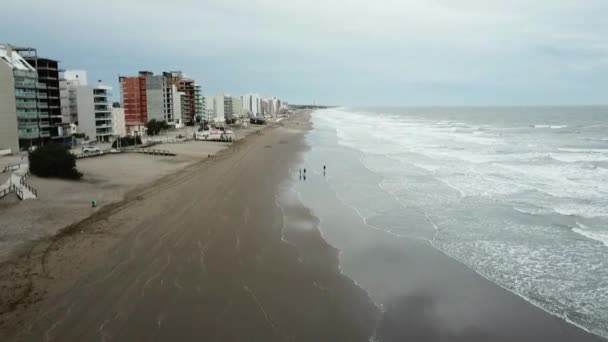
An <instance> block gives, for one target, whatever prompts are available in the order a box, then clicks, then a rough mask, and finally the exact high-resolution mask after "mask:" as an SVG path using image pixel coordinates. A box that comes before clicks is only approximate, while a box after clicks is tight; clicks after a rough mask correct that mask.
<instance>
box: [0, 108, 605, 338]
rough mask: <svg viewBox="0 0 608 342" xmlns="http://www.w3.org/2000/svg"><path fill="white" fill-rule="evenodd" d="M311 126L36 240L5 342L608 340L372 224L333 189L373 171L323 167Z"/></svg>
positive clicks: (3, 307) (2, 322)
mask: <svg viewBox="0 0 608 342" xmlns="http://www.w3.org/2000/svg"><path fill="white" fill-rule="evenodd" d="M311 129H313V127H312V125H311V122H310V115H309V113H308V112H300V113H298V114H296V115H293V116H291V117H290V118H289V119H286V120H283V121H281V122H280V123H279V124H276V125H274V126H272V127H268V128H266V129H264V130H262V131H260V132H259V133H257V132H256V133H254V134H250V135H249V136H247V137H246V138H244V139H242V140H240V141H238V142H236V143H234V144H233V145H232V146H230V147H228V148H225V149H223V150H221V151H219V152H217V154H216V155H214V156H212V157H210V158H201V159H200V160H199V161H198V162H194V163H189V164H188V165H186V166H184V167H182V168H181V169H180V170H177V171H174V172H170V170H165V171H164V172H167V174H165V175H163V176H162V177H161V178H158V179H155V180H153V181H152V183H148V184H143V185H141V186H138V187H137V188H134V189H132V190H130V191H129V192H127V193H125V194H124V195H123V198H122V200H117V201H116V202H113V203H111V204H108V205H105V206H104V207H102V208H98V209H96V210H94V209H91V210H92V211H91V212H90V213H89V215H88V216H87V217H86V218H83V219H82V220H81V221H79V222H77V223H74V224H73V225H70V226H68V227H67V228H64V229H63V230H61V232H60V233H59V234H58V235H55V236H52V237H47V238H42V239H40V240H39V241H37V242H35V243H32V244H30V245H28V246H29V248H28V250H27V251H22V255H21V256H20V257H19V258H13V259H10V260H9V261H6V262H4V263H3V264H2V265H1V266H0V279H2V282H1V284H0V290H1V292H0V300H1V301H0V339H1V340H8V341H13V340H14V341H40V340H47V341H53V340H56V341H85V340H105V341H138V340H142V341H143V340H145V341H149V340H158V341H165V340H179V341H200V340H205V341H370V340H372V341H601V339H600V338H598V337H595V336H594V335H591V334H589V333H587V332H585V331H583V330H581V329H579V328H577V327H575V326H574V325H572V324H569V323H567V322H566V321H564V320H562V319H560V318H558V317H555V316H553V315H551V314H549V313H547V312H546V311H543V310H541V309H540V308H538V307H536V306H534V305H532V304H530V303H528V302H527V301H525V300H524V299H522V298H521V297H519V296H516V295H515V294H513V293H511V292H509V291H507V290H505V289H503V288H501V287H500V286H498V285H496V284H494V283H492V282H490V281H488V280H486V279H485V278H484V277H482V276H481V275H479V274H478V273H476V272H475V271H473V270H472V269H470V268H468V267H466V266H465V265H464V264H462V263H460V262H458V261H456V260H454V259H452V258H450V257H449V256H447V255H446V254H444V253H442V252H440V251H439V250H437V249H436V248H434V247H433V246H432V245H431V244H429V243H428V241H424V240H421V239H414V238H402V237H397V236H395V235H391V234H386V232H384V231H380V230H379V229H373V227H371V226H370V225H368V224H366V222H365V221H364V220H362V219H361V217H360V215H359V214H360V213H358V212H357V210H356V208H354V207H353V206H351V205H349V204H348V202H346V201H345V200H344V198H340V197H339V196H336V192H335V189H334V188H332V187H331V185H330V184H329V183H328V182H327V179H328V177H336V176H338V175H344V174H345V173H340V172H342V171H344V170H346V172H351V173H352V174H356V175H358V176H359V177H360V178H359V181H360V182H361V183H362V184H365V183H366V181H367V180H368V178H366V177H372V176H370V175H363V173H360V172H359V170H357V169H356V166H355V165H354V164H353V165H351V164H349V163H348V160H349V159H346V156H344V155H343V156H342V157H340V156H339V155H335V154H332V153H330V151H326V150H323V149H319V150H318V151H312V152H315V153H317V154H314V153H313V154H312V156H309V155H308V154H307V153H308V152H310V151H309V149H310V148H311V144H310V143H309V142H307V136H309V135H310V132H311ZM314 129H317V128H316V127H315V128H314ZM313 148H314V147H313ZM183 149H186V148H185V147H183ZM183 151H185V150H183ZM318 152H320V156H321V159H319V158H317V157H318V155H319V154H318ZM333 152H334V153H335V152H339V153H343V151H333ZM305 156H307V157H305ZM323 158H326V159H323ZM340 158H342V159H340ZM99 160H101V158H100V159H99ZM126 162H127V161H125V163H126ZM338 163H340V165H339V166H338ZM324 164H328V166H329V167H328V172H327V175H325V174H323V172H322V171H321V170H322V168H321V167H322V165H324ZM303 168H306V169H307V173H306V175H307V177H306V179H302V178H300V177H299V175H300V169H303ZM161 171H163V170H158V172H161ZM117 196H118V195H117ZM376 204H377V203H376ZM368 205H369V206H370V207H373V206H374V203H373V201H372V202H370V203H368ZM401 223H402V224H404V225H409V226H411V227H413V229H415V228H416V227H418V226H419V225H420V224H421V222H419V221H416V216H415V215H411V216H407V217H402V218H401Z"/></svg>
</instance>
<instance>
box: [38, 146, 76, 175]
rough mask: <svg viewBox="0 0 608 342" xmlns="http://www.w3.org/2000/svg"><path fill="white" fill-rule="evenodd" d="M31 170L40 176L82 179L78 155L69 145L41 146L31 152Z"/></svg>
mask: <svg viewBox="0 0 608 342" xmlns="http://www.w3.org/2000/svg"><path fill="white" fill-rule="evenodd" d="M29 161H30V171H31V172H32V173H33V174H35V175H36V176H38V177H55V178H65V179H80V178H81V177H82V173H80V172H78V170H76V157H75V156H74V155H73V154H71V153H70V150H69V148H68V147H66V146H63V145H60V144H48V145H45V146H40V147H38V148H37V149H36V150H34V151H32V152H30V154H29Z"/></svg>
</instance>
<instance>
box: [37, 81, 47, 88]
mask: <svg viewBox="0 0 608 342" xmlns="http://www.w3.org/2000/svg"><path fill="white" fill-rule="evenodd" d="M36 88H38V89H46V84H44V83H40V82H38V83H36Z"/></svg>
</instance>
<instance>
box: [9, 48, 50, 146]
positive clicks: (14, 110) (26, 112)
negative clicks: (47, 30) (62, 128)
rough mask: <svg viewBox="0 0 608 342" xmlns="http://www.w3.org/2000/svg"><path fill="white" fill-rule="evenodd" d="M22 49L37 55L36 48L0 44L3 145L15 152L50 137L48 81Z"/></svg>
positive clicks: (40, 142) (41, 142)
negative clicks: (41, 75)
mask: <svg viewBox="0 0 608 342" xmlns="http://www.w3.org/2000/svg"><path fill="white" fill-rule="evenodd" d="M22 51H31V52H32V54H34V55H35V50H34V49H23V48H16V47H14V46H12V45H8V44H0V148H3V149H4V148H6V149H10V150H11V151H13V152H17V151H19V150H20V149H25V148H28V147H30V146H35V145H39V144H43V143H44V141H46V140H48V139H50V137H51V121H50V118H49V98H48V90H47V85H46V84H45V83H42V82H39V80H38V72H37V70H36V68H34V67H33V66H32V65H31V64H30V63H28V62H27V60H26V59H25V58H24V57H23V56H22V54H21V53H20V52H22ZM57 89H58V86H57ZM52 99H53V100H56V101H54V102H52V103H57V102H58V100H57V99H55V98H54V96H53V97H52ZM60 118H61V116H60Z"/></svg>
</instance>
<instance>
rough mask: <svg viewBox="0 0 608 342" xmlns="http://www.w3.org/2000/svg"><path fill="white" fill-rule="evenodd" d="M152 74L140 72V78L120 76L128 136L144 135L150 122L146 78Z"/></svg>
mask: <svg viewBox="0 0 608 342" xmlns="http://www.w3.org/2000/svg"><path fill="white" fill-rule="evenodd" d="M151 74H152V73H151V72H147V71H140V72H139V76H131V77H126V76H120V77H119V78H118V80H119V82H120V90H121V99H122V106H123V107H124V110H125V126H126V128H127V134H128V135H142V134H143V133H144V132H145V125H146V123H147V122H148V102H147V98H146V77H147V76H148V75H151Z"/></svg>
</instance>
